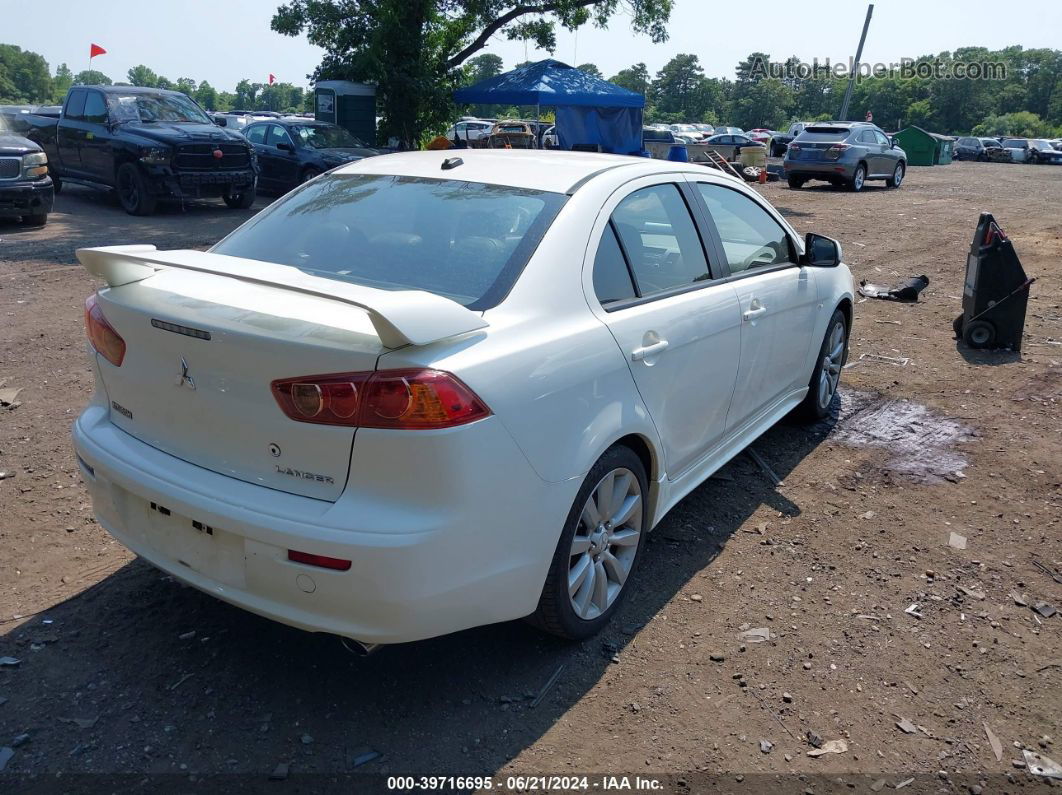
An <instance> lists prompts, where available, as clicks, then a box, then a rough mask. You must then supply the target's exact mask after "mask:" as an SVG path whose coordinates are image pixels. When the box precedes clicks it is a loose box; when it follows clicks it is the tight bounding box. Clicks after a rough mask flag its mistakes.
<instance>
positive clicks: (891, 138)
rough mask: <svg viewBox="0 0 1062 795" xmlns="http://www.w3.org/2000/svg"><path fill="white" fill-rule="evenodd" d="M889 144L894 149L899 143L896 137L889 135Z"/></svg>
mask: <svg viewBox="0 0 1062 795" xmlns="http://www.w3.org/2000/svg"><path fill="white" fill-rule="evenodd" d="M889 144H890V145H891V146H892V148H893V149H895V148H896V147H897V146H899V144H898V143H896V138H895V137H894V136H891V135H890V136H889Z"/></svg>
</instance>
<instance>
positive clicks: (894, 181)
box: [889, 163, 907, 188]
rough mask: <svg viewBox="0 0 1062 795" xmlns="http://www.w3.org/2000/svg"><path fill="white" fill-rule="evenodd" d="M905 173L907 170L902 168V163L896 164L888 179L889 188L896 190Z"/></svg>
mask: <svg viewBox="0 0 1062 795" xmlns="http://www.w3.org/2000/svg"><path fill="white" fill-rule="evenodd" d="M906 173H907V169H906V168H904V165H903V163H897V164H896V168H895V170H894V171H893V172H892V176H891V177H889V187H890V188H898V187H900V183H901V182H903V177H904V174H906Z"/></svg>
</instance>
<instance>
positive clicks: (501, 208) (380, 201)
mask: <svg viewBox="0 0 1062 795" xmlns="http://www.w3.org/2000/svg"><path fill="white" fill-rule="evenodd" d="M566 200H567V197H566V196H564V195H563V194H560V193H551V192H546V191H537V190H531V189H526V188H513V187H508V186H504V185H486V184H483V183H478V182H463V181H460V180H447V179H429V178H423V177H397V176H382V175H372V174H341V173H338V174H337V173H332V174H328V175H326V176H325V177H322V178H320V179H315V180H313V181H312V182H309V183H306V184H305V185H303V186H302V187H300V188H296V189H295V190H294V191H292V192H291V193H289V194H287V195H286V196H285V197H284V198H283V199H281V200H279V201H277V202H274V203H273V204H272V205H270V206H269V207H268V208H267V209H265V210H263V211H262V212H261V213H259V214H258V215H256V216H255V217H254V218H253V219H252V220H251V221H250V222H248V223H247V224H244V225H243V226H241V227H240V228H239V229H237V230H236V231H235V232H233V233H232V234H230V235H229V236H228V237H227V238H225V239H224V240H222V241H221V242H220V243H218V244H217V246H215V247H214V248H213V249H212V250H213V251H215V252H217V253H219V254H228V255H231V256H234V257H244V258H246V259H253V260H260V261H263V262H276V263H279V264H282V265H290V266H292V267H295V268H298V269H300V270H302V271H305V272H306V273H309V274H312V275H314V276H320V277H322V278H325V279H334V280H336V281H345V282H351V283H353V284H361V285H367V286H370V287H378V288H380V289H384V290H426V291H428V292H431V293H435V294H437V295H442V296H445V297H447V298H451V299H453V300H454V301H457V302H458V303H461V304H463V305H465V306H467V307H469V308H470V309H476V310H478V309H489V308H491V307H492V306H496V305H497V304H498V303H499V302H500V301H501V300H502V299H503V298H504V297H505V296H506V295H507V294H508V292H509V290H510V289H511V287H512V285H513V284H514V283H515V282H516V279H517V277H519V275H520V273H521V272H522V271H523V268H524V265H525V264H526V263H527V261H528V259H529V258H530V256H531V254H532V253H534V251H535V249H536V248H537V246H538V244H539V242H540V241H541V239H542V235H543V234H545V231H546V229H547V228H549V225H550V224H551V223H552V222H553V219H554V218H555V217H556V214H557V212H559V211H560V208H561V207H562V206H563V205H564V202H565V201H566Z"/></svg>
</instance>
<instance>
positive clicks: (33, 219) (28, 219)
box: [22, 213, 48, 226]
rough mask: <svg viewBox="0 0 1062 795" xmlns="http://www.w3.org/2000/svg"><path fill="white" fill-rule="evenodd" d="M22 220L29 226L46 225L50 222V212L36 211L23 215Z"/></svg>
mask: <svg viewBox="0 0 1062 795" xmlns="http://www.w3.org/2000/svg"><path fill="white" fill-rule="evenodd" d="M22 222H23V223H24V224H28V225H29V226H44V225H45V224H47V223H48V213H34V214H33V215H24V216H22Z"/></svg>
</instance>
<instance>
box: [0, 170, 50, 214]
mask: <svg viewBox="0 0 1062 795" xmlns="http://www.w3.org/2000/svg"><path fill="white" fill-rule="evenodd" d="M54 200H55V188H54V187H53V185H52V178H51V177H45V178H44V179H40V180H34V181H33V182H15V183H5V182H0V218H10V217H13V216H14V217H17V216H22V215H40V214H42V213H50V212H51V211H52V203H53V202H54Z"/></svg>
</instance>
